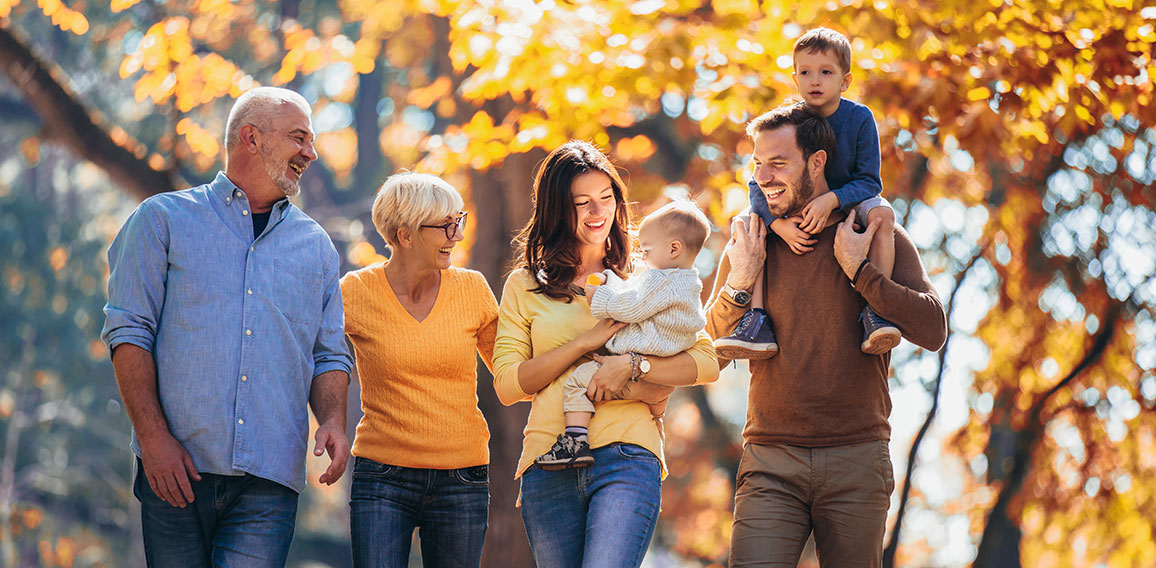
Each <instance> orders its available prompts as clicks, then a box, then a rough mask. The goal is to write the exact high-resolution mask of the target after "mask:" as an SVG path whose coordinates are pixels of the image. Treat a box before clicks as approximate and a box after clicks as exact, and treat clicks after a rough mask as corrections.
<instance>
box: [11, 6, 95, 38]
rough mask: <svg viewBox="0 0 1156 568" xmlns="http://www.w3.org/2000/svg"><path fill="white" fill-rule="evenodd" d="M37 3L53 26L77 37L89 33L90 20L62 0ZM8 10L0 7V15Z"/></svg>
mask: <svg viewBox="0 0 1156 568" xmlns="http://www.w3.org/2000/svg"><path fill="white" fill-rule="evenodd" d="M36 3H37V5H39V7H40V10H41V11H42V12H44V15H45V16H48V17H49V18H50V19H51V20H52V23H53V25H55V26H57V27H59V28H60V29H62V30H64V31H66V32H72V33H74V34H76V35H84V34H86V33H88V18H85V17H84V14H82V13H80V12H78V11H76V10H73V9H70V8H69V7H68V6H66V5H65V4H64V3H63V2H61V0H37V2H36ZM9 6H11V5H9ZM6 9H8V8H6V7H0V13H2V12H4V11H5V10H6Z"/></svg>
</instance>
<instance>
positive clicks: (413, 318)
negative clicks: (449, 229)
mask: <svg viewBox="0 0 1156 568" xmlns="http://www.w3.org/2000/svg"><path fill="white" fill-rule="evenodd" d="M381 277H382V278H384V279H385V289H386V290H388V291H389V297H390V298H391V299H392V300H393V302H394V304H396V305H397V307H398V308H400V309H401V311H402V313H404V314H405V315H407V316H409V319H410V321H411V322H413V324H414V325H421V324H423V323H425V322H427V321H429V319H430V318H431V317H433V315H434V312H436V311H437V309H438V306H439V305H441V303H442V302H441V299H442V297H443V296H445V294H442V292H444V291H445V287H446V283H447V282H448V281H449V270H443V271H442V272H441V282H439V283H438V293H437V296H436V297H435V298H434V301H433V305H432V306H430V308H429V313H427V314H426V315H425V317H424V318H422V319H417V316H415V315H413V313H412V312H410V311H409V309H408V308H406V307H405V304H403V303H401V298H398V297H397V293H396V292H394V291H393V284H391V283H390V281H389V276H388V275H387V274H386V272H385V268H384V267H382V270H381Z"/></svg>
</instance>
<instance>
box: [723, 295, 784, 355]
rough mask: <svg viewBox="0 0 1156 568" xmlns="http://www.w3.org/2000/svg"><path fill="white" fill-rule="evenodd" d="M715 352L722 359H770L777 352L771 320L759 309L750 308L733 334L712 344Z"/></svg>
mask: <svg viewBox="0 0 1156 568" xmlns="http://www.w3.org/2000/svg"><path fill="white" fill-rule="evenodd" d="M714 349H715V352H716V353H718V356H719V357H720V358H722V359H730V360H732V361H734V360H737V359H748V360H751V361H758V360H760V359H770V358H771V357H774V356H775V355H776V354H777V353H778V352H779V344H778V342H776V341H775V332H774V331H773V330H772V329H771V318H770V317H768V316H767V312H764V311H763V310H762V309H761V308H751V309H749V310H747V313H745V314H743V318H742V319H740V320H739V325H738V326H737V327H735V331H734V333H731V334H730V335H728V336H726V337H723V338H721V339H719V340H717V341H715V342H714Z"/></svg>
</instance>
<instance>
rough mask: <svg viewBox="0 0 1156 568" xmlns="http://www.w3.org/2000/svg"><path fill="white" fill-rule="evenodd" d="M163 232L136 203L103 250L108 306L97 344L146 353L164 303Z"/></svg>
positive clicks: (165, 234) (165, 254) (153, 340)
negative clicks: (105, 252)
mask: <svg viewBox="0 0 1156 568" xmlns="http://www.w3.org/2000/svg"><path fill="white" fill-rule="evenodd" d="M168 246H169V242H168V230H167V226H165V225H163V224H162V223H161V222H159V221H158V220H157V218H156V216H155V215H154V214H153V213H152V211H151V203H150V202H149V201H145V202H144V203H141V204H140V205H139V206H138V207H137V208H136V210H135V211H133V213H132V215H130V216H129V218H128V220H127V221H126V222H125V224H124V226H123V227H121V230H120V232H119V233H117V235H116V238H115V239H113V241H112V245H111V246H110V247H109V249H108V266H109V269H110V272H109V278H108V303H106V304H105V306H104V314H105V323H104V329H103V330H102V331H101V335H100V336H101V339H102V340H103V341H104V343H105V345H107V346H108V352H109V354H110V355H111V353H112V351H113V349H115V348H116V347H117V346H118V345H120V344H122V343H130V344H132V345H136V346H138V347H140V348H141V349H144V350H146V351H150V352H151V351H152V350H153V347H154V345H155V344H156V337H157V327H158V323H159V321H160V315H161V309H162V308H163V307H164V301H165V276H166V270H167V268H168V259H167V257H168Z"/></svg>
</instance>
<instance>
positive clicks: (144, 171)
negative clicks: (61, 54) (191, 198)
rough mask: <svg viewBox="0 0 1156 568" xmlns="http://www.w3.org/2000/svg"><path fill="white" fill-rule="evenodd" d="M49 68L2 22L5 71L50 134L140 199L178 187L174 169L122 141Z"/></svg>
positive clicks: (0, 64)
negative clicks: (161, 168)
mask: <svg viewBox="0 0 1156 568" xmlns="http://www.w3.org/2000/svg"><path fill="white" fill-rule="evenodd" d="M49 69H50V66H49V64H48V63H47V62H45V61H44V60H43V59H41V58H40V57H39V56H38V55H36V54H35V53H33V52H32V49H31V48H29V46H28V40H27V39H25V38H22V37H18V36H17V33H16V32H15V31H14V30H12V29H10V28H7V27H0V71H2V72H3V73H4V75H6V76H7V77H8V79H9V80H11V81H12V84H13V85H14V86H15V87H16V88H17V89H18V90H19V91H20V94H21V95H22V96H23V98H24V100H25V101H26V102H27V103H28V104H29V105H30V106H31V107H32V108H33V109H35V111H36V114H37V115H39V117H40V119H41V121H43V124H44V127H45V130H46V132H45V135H46V136H45V137H46V138H47V139H50V140H54V141H56V142H59V143H61V144H62V145H63V146H65V147H66V148H68V149H69V150H71V151H72V152H73V153H75V154H76V155H77V156H79V157H80V158H81V159H84V160H88V161H90V162H92V163H94V164H96V165H97V166H99V167H100V168H101V169H103V170H104V171H105V172H107V173H108V175H109V177H111V178H112V179H113V181H115V182H116V183H118V184H120V186H121V187H122V188H124V189H125V190H126V191H127V192H128V193H129V194H131V195H132V196H133V197H136V198H137V199H145V198H147V197H149V196H151V195H155V194H157V193H163V192H166V191H172V190H173V189H176V184H175V182H174V179H173V175H172V173H171V172H162V171H158V170H155V169H153V168H152V167H150V166H149V165H148V162H147V161H145V159H144V158H143V157H141V156H140V155H138V154H137V153H134V152H133V151H132V150H129V149H128V148H125V147H124V146H121V145H120V144H117V143H116V142H115V141H114V140H113V139H112V137H111V136H110V135H109V133H108V132H107V131H106V130H105V129H104V128H103V127H102V126H101V125H100V124H99V123H98V120H97V119H96V118H95V117H94V116H93V113H92V112H90V111H89V110H88V109H87V108H85V106H84V105H83V104H82V103H81V102H80V101H79V100H78V99H77V97H76V95H75V94H74V93H72V92H71V91H70V90H69V89H68V88H67V87H66V86H65V85H64V81H61V80H60V79H58V78H57V77H56V76H54V75H53V73H52V72H51V71H49ZM134 144H135V142H134Z"/></svg>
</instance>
